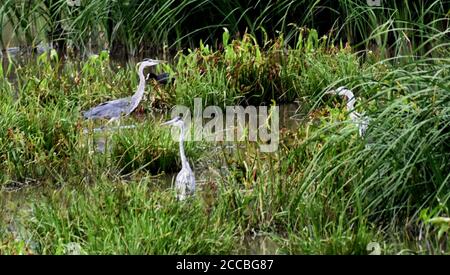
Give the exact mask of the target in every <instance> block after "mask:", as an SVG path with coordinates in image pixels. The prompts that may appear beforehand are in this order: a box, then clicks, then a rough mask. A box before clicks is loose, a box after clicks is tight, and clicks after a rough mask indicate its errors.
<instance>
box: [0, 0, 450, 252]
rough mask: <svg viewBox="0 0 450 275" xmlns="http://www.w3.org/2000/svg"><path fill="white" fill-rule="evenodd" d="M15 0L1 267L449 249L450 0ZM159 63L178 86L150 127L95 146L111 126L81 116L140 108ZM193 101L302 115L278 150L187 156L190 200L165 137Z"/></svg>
mask: <svg viewBox="0 0 450 275" xmlns="http://www.w3.org/2000/svg"><path fill="white" fill-rule="evenodd" d="M3 2H4V3H3V4H2V6H1V8H0V14H1V15H2V16H1V17H0V18H2V20H3V21H1V22H0V23H1V24H0V26H1V31H2V47H3V57H2V66H0V77H1V81H0V187H1V191H0V254H68V253H78V254H122V253H124V254H222V253H280V254H367V253H369V252H370V251H367V245H368V244H369V243H372V242H377V243H379V244H380V245H381V249H382V253H383V254H408V253H412V254H448V253H449V252H450V243H449V242H448V228H449V226H450V222H449V214H450V213H449V206H450V201H449V197H450V182H449V181H450V173H449V171H450V59H449V56H450V48H449V45H450V43H449V42H450V41H449V37H450V36H449V35H450V33H449V32H450V29H449V10H447V9H448V5H445V4H446V3H445V2H446V1H421V2H420V3H419V2H417V3H416V2H414V3H412V1H392V2H390V4H383V6H381V7H368V6H367V4H366V1H351V0H347V1H344V0H340V1H314V3H315V4H312V3H311V2H312V1H294V2H292V1H267V3H262V1H246V2H245V3H244V2H243V1H223V3H216V2H215V1H214V3H213V1H194V0H186V1H170V0H167V1H89V4H86V3H85V2H86V1H81V5H80V6H79V7H72V6H68V5H67V3H66V2H65V1H62V0H60V1H56V0H55V1H14V0H3ZM178 2H181V3H178ZM447 4H448V3H447ZM187 11H189V12H187ZM200 15H201V16H200ZM205 15H208V16H205ZM209 15H211V16H209ZM4 30H8V32H9V33H8V34H6V33H4ZM40 43H41V44H40ZM42 43H43V44H47V43H49V44H50V46H52V48H54V49H53V50H51V49H48V50H45V51H43V52H42V53H40V52H39V53H37V52H36V51H35V50H33V49H34V48H36V47H37V45H39V44H40V45H42ZM12 46H17V47H20V49H21V52H26V54H17V55H15V56H12V55H8V54H7V53H8V50H7V49H8V48H9V47H12ZM29 49H31V50H29ZM94 53H95V54H94ZM63 57H64V58H63ZM142 57H150V58H159V59H167V60H169V61H170V62H168V63H165V64H161V65H159V66H158V67H156V68H155V72H156V73H161V72H167V73H169V74H170V75H171V76H174V78H175V81H173V82H171V83H168V84H166V85H162V84H159V83H157V82H155V81H149V82H148V85H147V87H146V92H145V97H144V100H143V101H142V102H141V104H140V105H139V107H138V109H137V110H136V111H135V112H134V113H133V115H132V116H130V117H127V118H124V119H122V120H121V124H123V125H136V127H135V128H132V129H122V130H120V131H113V132H101V133H92V132H90V133H85V131H84V129H86V128H87V129H92V128H95V127H98V126H99V125H100V124H101V122H91V121H85V120H84V119H83V118H82V115H81V111H82V110H87V109H89V108H90V107H92V106H95V105H97V104H99V103H101V102H105V101H107V100H110V99H116V98H121V97H125V96H130V95H131V94H132V92H133V91H134V89H135V88H136V86H137V83H138V78H137V74H136V68H135V62H136V61H140V60H141V59H142ZM125 61H126V62H125ZM340 86H346V87H348V88H350V89H352V91H353V92H354V93H355V95H356V97H357V104H356V109H357V110H358V112H360V113H364V114H365V115H366V116H367V117H369V118H370V125H369V128H368V130H367V132H366V134H365V136H364V138H361V137H360V136H359V134H358V127H357V126H355V125H354V124H353V123H352V122H351V120H350V119H349V116H348V115H349V114H348V112H346V109H345V104H346V101H345V99H342V98H340V97H336V96H330V95H328V94H326V91H329V90H331V89H335V88H337V87H340ZM194 98H201V99H202V101H203V104H204V105H217V106H221V107H225V106H228V105H242V106H248V105H267V106H271V105H280V106H284V107H283V108H282V110H286V114H287V117H286V119H285V121H284V122H282V123H281V124H280V125H281V127H280V144H279V148H278V150H277V151H276V152H275V153H262V152H260V151H259V150H258V148H259V147H258V143H255V142H250V141H245V140H244V141H239V142H234V143H227V142H206V141H202V142H195V141H188V142H187V143H186V154H187V156H188V159H189V160H190V163H191V167H192V168H193V170H194V171H195V175H196V180H197V182H198V190H197V191H196V195H195V197H194V198H192V199H191V200H188V201H186V202H179V201H177V200H176V198H175V194H174V191H173V188H172V181H173V176H174V175H175V174H176V173H177V172H178V171H179V170H180V159H179V155H178V144H177V142H176V141H174V140H173V139H172V136H171V132H170V129H169V128H166V127H161V126H160V123H161V122H162V121H164V120H165V119H167V118H168V116H169V113H170V110H171V108H172V107H173V106H175V105H177V104H178V105H185V106H188V107H191V108H192V107H193V104H194ZM99 141H100V142H104V145H102V146H104V147H105V150H103V151H104V152H103V153H99V152H97V149H98V148H97V147H98V143H99ZM74 251H75V252H74Z"/></svg>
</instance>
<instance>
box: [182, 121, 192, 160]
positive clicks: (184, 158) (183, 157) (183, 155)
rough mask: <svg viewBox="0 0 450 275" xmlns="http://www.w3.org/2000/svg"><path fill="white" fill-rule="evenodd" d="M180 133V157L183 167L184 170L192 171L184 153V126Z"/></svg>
mask: <svg viewBox="0 0 450 275" xmlns="http://www.w3.org/2000/svg"><path fill="white" fill-rule="evenodd" d="M180 128H181V131H180V157H181V167H182V169H186V168H187V169H190V166H189V162H188V161H187V158H186V155H185V153H184V135H185V129H184V125H182V126H181V127H180Z"/></svg>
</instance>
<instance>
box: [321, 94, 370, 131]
mask: <svg viewBox="0 0 450 275" xmlns="http://www.w3.org/2000/svg"><path fill="white" fill-rule="evenodd" d="M326 94H337V95H339V96H345V97H346V98H347V111H348V112H349V116H350V119H351V120H352V121H353V123H355V124H356V125H358V129H359V136H360V137H363V136H364V135H365V133H366V131H367V128H368V127H369V118H368V117H366V116H364V115H363V114H360V113H358V112H356V111H355V102H356V99H355V95H354V94H353V92H352V91H350V90H349V89H347V88H346V87H339V88H337V89H336V90H331V91H328V92H326Z"/></svg>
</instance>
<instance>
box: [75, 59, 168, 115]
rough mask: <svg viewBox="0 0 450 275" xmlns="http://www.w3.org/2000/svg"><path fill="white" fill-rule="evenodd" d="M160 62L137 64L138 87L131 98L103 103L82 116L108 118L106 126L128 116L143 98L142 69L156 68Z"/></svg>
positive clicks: (150, 60) (146, 61)
mask: <svg viewBox="0 0 450 275" xmlns="http://www.w3.org/2000/svg"><path fill="white" fill-rule="evenodd" d="M161 62H163V61H160V60H154V59H144V61H142V62H140V63H139V69H138V74H139V86H138V88H137V90H136V92H135V94H134V95H133V96H131V97H125V98H120V99H116V100H111V101H107V102H104V103H102V104H100V105H97V106H95V107H93V108H91V109H89V110H88V111H86V112H84V113H83V116H84V117H85V118H86V119H99V118H109V121H108V122H107V123H106V124H109V123H110V122H112V121H115V120H118V119H119V118H120V116H122V115H125V116H128V115H129V114H130V113H132V112H133V111H134V110H135V109H136V107H137V106H138V105H139V103H140V102H141V100H142V97H143V96H144V89H145V77H144V69H145V68H146V67H151V66H156V65H158V64H160V63H161Z"/></svg>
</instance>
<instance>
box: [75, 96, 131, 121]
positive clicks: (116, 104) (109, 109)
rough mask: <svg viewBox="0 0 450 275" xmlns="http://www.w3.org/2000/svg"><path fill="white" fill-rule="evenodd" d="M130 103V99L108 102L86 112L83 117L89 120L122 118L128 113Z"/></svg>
mask: <svg viewBox="0 0 450 275" xmlns="http://www.w3.org/2000/svg"><path fill="white" fill-rule="evenodd" d="M130 102H131V98H130V97H127V98H121V99H116V100H111V101H107V102H104V103H102V104H100V105H97V106H95V107H93V108H91V109H89V110H88V111H86V112H84V113H83V116H84V117H85V118H87V119H88V118H112V117H120V115H121V114H122V113H126V112H127V111H128V108H129V107H130Z"/></svg>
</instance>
